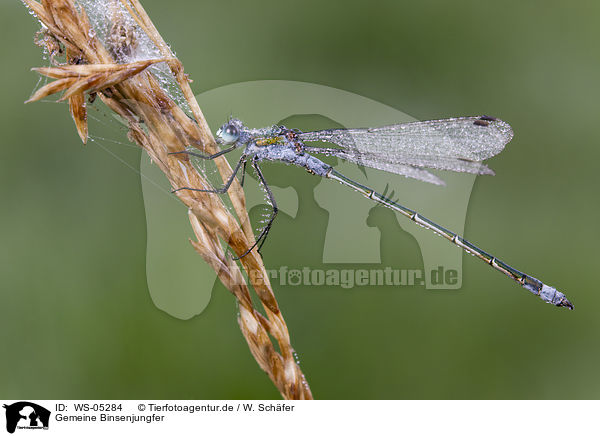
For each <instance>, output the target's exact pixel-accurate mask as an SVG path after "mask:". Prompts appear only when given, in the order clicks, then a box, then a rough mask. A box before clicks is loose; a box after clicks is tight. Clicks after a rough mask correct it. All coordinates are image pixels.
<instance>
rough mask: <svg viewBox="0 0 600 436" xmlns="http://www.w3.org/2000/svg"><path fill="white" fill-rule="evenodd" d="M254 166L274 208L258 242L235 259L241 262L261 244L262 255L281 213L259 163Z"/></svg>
mask: <svg viewBox="0 0 600 436" xmlns="http://www.w3.org/2000/svg"><path fill="white" fill-rule="evenodd" d="M252 166H253V167H254V169H255V171H256V174H257V175H258V179H259V181H260V183H261V184H262V185H263V187H264V188H265V191H266V192H267V196H268V197H269V202H270V203H271V207H272V208H273V211H272V212H271V218H269V222H268V223H267V225H266V226H264V227H263V229H262V231H261V232H260V235H258V238H256V242H254V244H252V247H250V248H249V249H248V250H246V252H245V253H244V254H242V255H241V256H240V257H237V258H234V260H239V259H241V258H242V257H244V256H246V255H247V254H248V253H250V252H251V251H252V249H253V248H254V247H256V246H257V245H258V244H259V243H260V245H258V252H259V253H260V249H261V248H262V246H263V244H264V243H265V241H266V240H267V235H268V234H269V230H271V226H272V225H273V221H275V217H276V216H277V212H279V209H278V208H277V202H276V201H275V196H274V195H273V192H271V189H270V188H269V185H268V184H267V181H266V180H265V177H264V176H263V173H262V171H261V170H260V167H259V166H258V163H257V162H256V160H253V161H252Z"/></svg>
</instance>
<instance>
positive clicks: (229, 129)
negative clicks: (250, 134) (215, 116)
mask: <svg viewBox="0 0 600 436" xmlns="http://www.w3.org/2000/svg"><path fill="white" fill-rule="evenodd" d="M217 137H218V138H219V139H220V140H221V141H220V142H221V143H223V144H233V143H234V142H236V141H237V140H238V138H239V137H240V131H239V130H238V128H237V127H236V126H234V125H233V124H231V123H227V124H225V125H224V126H223V127H221V128H220V129H219V130H218V131H217Z"/></svg>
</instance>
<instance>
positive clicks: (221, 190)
mask: <svg viewBox="0 0 600 436" xmlns="http://www.w3.org/2000/svg"><path fill="white" fill-rule="evenodd" d="M246 157H247V156H246V155H242V157H241V158H240V160H239V161H238V163H237V165H236V166H235V168H234V170H233V173H231V177H229V179H228V180H227V182H225V184H224V185H223V186H222V187H220V188H219V189H196V188H188V187H186V186H184V187H181V188H177V189H174V190H172V191H171V192H172V193H175V192H177V191H182V190H184V189H185V190H188V191H196V192H210V193H211V194H224V193H226V192H227V191H228V190H229V187H230V186H231V184H232V183H233V179H235V175H236V174H237V172H238V171H239V170H240V167H241V166H242V164H243V163H244V162H246Z"/></svg>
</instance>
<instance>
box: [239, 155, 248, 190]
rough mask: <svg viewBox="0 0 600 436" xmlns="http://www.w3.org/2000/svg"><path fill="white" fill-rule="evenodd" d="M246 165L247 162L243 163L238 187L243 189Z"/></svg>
mask: <svg viewBox="0 0 600 436" xmlns="http://www.w3.org/2000/svg"><path fill="white" fill-rule="evenodd" d="M247 163H248V161H247V160H245V161H244V168H242V180H241V182H240V186H241V187H242V188H243V187H244V179H245V178H246V164H247Z"/></svg>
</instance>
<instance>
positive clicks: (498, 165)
mask: <svg viewBox="0 0 600 436" xmlns="http://www.w3.org/2000/svg"><path fill="white" fill-rule="evenodd" d="M143 4H144V6H145V7H146V9H147V11H148V13H149V15H150V16H151V17H152V19H153V20H154V22H155V24H156V25H157V27H158V29H159V31H160V32H161V33H162V35H163V37H164V38H165V40H167V41H168V42H170V43H171V45H172V47H173V48H174V50H175V51H176V52H177V55H178V56H179V57H180V59H181V60H182V61H183V63H184V65H185V68H186V71H187V72H188V73H190V74H191V77H192V78H193V79H194V83H193V89H194V91H195V92H197V93H200V92H203V91H207V90H210V89H213V88H215V87H219V86H223V85H227V84H230V83H236V82H242V81H248V80H261V79H283V80H297V81H304V82H312V83H318V84H323V85H327V86H332V87H336V88H341V89H344V90H347V91H350V92H354V93H357V94H360V95H364V96H366V97H369V98H371V99H374V100H377V101H380V102H383V103H385V104H388V105H390V106H393V107H395V108H398V109H399V110H402V111H404V112H406V113H408V114H410V115H412V116H414V117H416V118H418V119H434V118H442V117H448V116H457V115H463V114H465V115H468V114H478V113H489V114H493V115H495V116H499V117H502V118H503V119H505V120H507V121H509V122H510V123H511V125H512V126H513V128H514V130H515V132H516V136H515V139H514V140H513V141H512V142H511V144H509V146H508V147H507V149H506V151H505V152H503V153H502V154H501V155H500V156H498V157H496V158H494V159H493V160H492V161H490V165H491V166H492V167H493V168H494V170H495V171H496V173H497V175H496V176H495V177H486V178H484V177H480V178H478V179H477V181H476V182H475V187H474V190H473V193H472V196H471V202H470V205H469V211H468V215H467V217H468V218H467V223H466V230H465V236H466V237H467V238H469V239H470V240H472V241H474V242H476V243H477V244H478V245H480V246H481V247H483V248H487V249H489V251H492V252H493V253H495V254H497V255H498V256H499V257H500V258H502V259H505V260H507V261H508V262H509V263H511V264H513V265H515V266H516V267H517V268H520V269H522V270H524V271H526V272H529V273H531V274H532V275H534V276H536V277H539V278H541V279H543V280H544V281H545V282H547V283H549V284H552V285H554V286H556V287H557V288H559V289H560V290H563V291H564V292H565V293H566V294H567V295H568V297H569V298H571V300H572V301H573V303H574V304H575V306H576V309H575V311H573V312H569V311H566V310H561V309H558V308H554V307H552V306H550V305H546V304H543V303H542V302H540V301H539V300H538V299H537V298H534V297H533V296H531V295H529V294H528V293H527V292H525V291H523V290H521V289H520V288H519V287H518V286H516V285H515V284H513V283H511V282H510V281H509V280H508V279H507V278H505V277H503V276H502V275H501V274H499V273H497V272H494V271H491V270H490V269H489V268H488V267H486V266H485V265H482V264H481V263H480V262H479V261H475V260H473V259H472V258H471V257H466V258H465V262H464V269H463V288H462V290H460V291H448V292H446V293H444V292H431V291H426V290H423V289H422V288H414V289H400V290H395V289H390V288H377V287H373V288H355V289H352V290H344V289H341V288H328V287H322V288H318V287H312V288H310V289H300V288H285V287H283V288H281V289H276V293H277V297H278V300H279V303H280V306H281V308H282V310H283V313H284V316H285V318H286V320H287V322H288V326H289V329H290V333H291V336H292V341H293V345H294V346H295V348H296V350H297V351H298V353H299V357H300V360H301V366H302V368H303V370H304V371H305V373H306V376H307V379H308V381H309V383H310V385H311V388H312V390H313V393H314V394H315V397H317V398H321V399H327V398H329V399H351V398H356V399H363V398H364V399H371V398H372V399H391V398H397V399H557V398H569V399H575V398H586V399H587V398H598V397H600V377H598V375H597V370H598V368H599V367H600V347H599V345H600V338H599V333H600V317H599V316H598V307H599V303H600V294H599V292H598V289H597V288H598V287H597V283H598V276H597V274H598V261H599V258H598V250H597V248H596V244H597V243H598V242H600V238H599V236H600V232H599V230H598V226H597V223H598V221H599V219H600V206H599V205H598V201H597V192H596V191H597V187H598V180H597V165H598V163H597V162H598V160H599V159H600V148H599V147H598V145H599V139H600V134H599V130H598V128H597V123H598V101H600V86H599V85H598V82H597V79H598V76H599V72H600V58H599V56H598V50H597V42H598V40H599V38H600V30H599V27H598V26H597V22H598V16H599V15H598V14H599V13H600V4H598V2H592V1H574V2H570V3H569V4H568V5H567V4H566V3H564V2H558V1H549V2H521V1H506V2H491V1H490V2H481V1H454V2H445V1H427V2H396V1H371V2H357V1H343V2H342V1H329V2H320V1H312V0H311V1H302V2H300V1H296V2H275V1H262V2H233V1H203V2H191V1H188V2H186V1H182V0H171V1H170V2H163V1H159V0H146V1H144V2H143ZM0 16H1V18H0V20H1V21H0V24H1V27H0V29H1V30H0V32H2V37H3V40H4V45H3V50H4V52H5V54H4V61H3V66H2V73H1V74H2V80H1V81H0V83H2V99H3V104H2V105H1V106H0V111H1V114H0V122H1V123H2V124H1V126H2V136H1V141H2V147H1V150H2V159H1V160H0V179H1V182H0V192H1V198H2V203H1V204H2V206H1V209H0V232H1V233H0V247H1V249H0V256H1V258H0V259H1V262H0V287H1V290H0V296H1V297H0V298H1V300H0V323H1V324H0V331H2V348H1V356H2V357H1V358H0V397H1V398H16V399H25V398H30V399H36V398H38V399H51V398H52V399H54V398H56V399H61V398H62V399H67V398H73V399H75V398H88V399H90V398H91V399H93V398H98V399H99V398H104V399H120V398H122V399H129V398H155V399H160V398H197V399H203V398H216V399H239V398H273V399H277V398H279V394H278V392H277V391H276V390H275V388H274V387H273V386H272V384H271V382H270V381H269V380H268V378H267V377H266V376H265V375H264V374H263V373H262V371H261V370H260V369H259V368H258V366H257V364H256V363H255V361H254V360H253V358H252V357H251V355H250V352H249V351H248V348H247V345H246V343H245V341H244V339H243V337H242V335H241V333H240V332H239V329H238V327H237V322H236V319H235V317H236V313H237V309H236V306H235V303H234V299H233V297H232V296H231V295H230V294H229V293H228V292H227V291H226V290H225V289H224V288H223V287H222V286H216V287H215V290H214V292H213V295H212V300H211V301H210V303H209V305H208V307H207V309H206V310H205V311H204V312H203V313H202V314H201V315H199V316H197V317H195V318H192V319H190V320H187V321H183V320H179V319H176V318H173V317H171V316H169V315H167V314H166V313H164V312H162V311H160V310H158V309H157V308H156V307H155V306H154V304H153V302H152V300H151V299H150V297H149V294H148V288H147V284H146V272H145V254H146V240H145V238H146V229H145V226H146V224H145V223H146V221H145V216H144V205H143V201H142V194H141V187H140V180H139V176H138V175H137V174H136V173H135V172H134V171H131V169H129V168H127V166H125V165H123V163H121V162H119V161H118V160H117V159H115V158H114V157H113V156H111V155H110V154H109V153H106V152H105V151H104V150H102V149H101V148H99V147H96V146H94V143H92V144H90V145H88V146H86V147H83V146H82V145H81V142H80V141H79V138H78V137H77V134H76V133H75V129H74V127H73V123H72V121H71V119H70V116H69V115H68V112H67V109H66V106H64V105H55V104H49V103H36V104H30V105H23V101H24V100H26V99H27V98H28V97H29V95H30V94H31V92H32V91H33V89H34V88H35V86H36V83H37V81H38V76H37V74H35V73H33V72H29V68H30V67H33V66H40V65H42V64H45V62H46V61H42V59H41V55H40V50H39V49H38V48H37V47H35V46H34V45H33V34H34V33H35V31H36V30H37V29H38V27H39V26H38V24H37V22H35V20H33V19H32V17H31V16H30V15H29V14H28V13H27V10H26V9H25V8H24V7H23V6H22V5H21V4H20V3H19V2H18V1H16V0H2V1H1V3H0ZM232 111H235V108H232ZM120 156H121V157H122V158H123V159H124V160H126V161H127V162H129V163H130V164H131V165H134V166H135V165H139V152H138V151H136V150H134V149H131V150H122V153H121V154H120ZM267 171H278V170H276V169H275V170H270V169H269V170H267ZM267 174H268V173H267ZM272 174H275V173H272ZM290 177H294V178H295V179H294V180H293V182H292V184H298V186H302V184H303V183H313V182H312V181H307V178H308V177H307V175H306V174H305V173H304V172H302V171H294V172H293V173H291V176H290ZM311 180H312V179H311ZM300 189H301V188H298V190H300ZM322 213H323V211H322V210H318V209H315V217H316V218H315V219H319V217H320V216H321V215H319V214H322ZM378 213H379V212H378ZM186 219H187V218H186V217H185V215H182V220H186ZM303 219H304V220H306V217H304V218H303ZM382 220H383V221H385V219H383V218H382ZM441 221H443V220H441ZM284 225H285V224H284ZM297 231H298V232H300V231H303V229H298V230H297ZM280 232H281V231H280ZM432 237H434V236H432ZM272 238H273V240H275V241H277V239H276V238H277V232H276V231H275V232H274V234H273V236H272ZM442 243H443V242H442ZM407 246H408V247H410V249H411V250H413V249H414V248H415V244H414V243H413V242H411V241H408V242H407ZM307 250H310V247H307ZM292 254H293V253H292ZM286 255H288V249H287V248H286V246H285V244H278V243H277V242H272V243H271V244H269V243H267V245H265V252H264V257H265V263H266V264H267V266H269V262H277V264H281V263H283V260H282V259H285V256H286ZM405 256H406V259H409V260H407V262H412V261H415V262H418V261H419V260H418V258H417V259H416V260H415V254H414V252H412V253H408V254H406V255H405ZM417 257H418V256H417ZM290 262H293V260H290ZM315 262H316V263H318V262H317V261H315Z"/></svg>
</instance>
